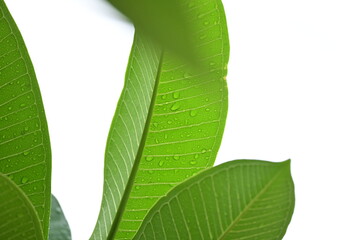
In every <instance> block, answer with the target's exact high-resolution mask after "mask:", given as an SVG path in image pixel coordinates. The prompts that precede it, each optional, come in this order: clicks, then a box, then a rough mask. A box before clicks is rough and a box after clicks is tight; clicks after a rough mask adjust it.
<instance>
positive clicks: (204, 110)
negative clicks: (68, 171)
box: [91, 0, 229, 239]
mask: <svg viewBox="0 0 360 240" xmlns="http://www.w3.org/2000/svg"><path fill="white" fill-rule="evenodd" d="M184 4H186V6H188V12H187V14H188V16H187V18H188V19H191V21H192V24H194V26H196V28H197V29H198V30H197V31H196V32H195V33H193V35H192V38H193V39H194V42H195V47H196V48H198V49H199V51H202V52H204V53H206V56H205V55H204V58H203V59H201V61H202V63H203V64H204V66H207V67H206V69H205V70H204V71H203V72H201V73H200V72H197V73H193V72H191V67H189V66H188V65H186V64H185V63H184V62H183V61H182V60H179V59H178V58H176V57H174V56H173V55H172V54H170V53H168V52H166V51H163V50H162V49H159V48H158V47H157V45H156V44H152V42H151V41H150V40H149V39H148V38H147V37H144V34H143V33H142V32H141V31H139V30H138V29H137V31H136V34H135V39H134V43H133V48H132V52H131V56H130V59H129V65H128V70H127V74H126V82H125V87H124V90H123V93H122V95H121V98H120V101H119V103H118V107H117V111H116V114H115V116H114V120H113V123H112V126H111V129H110V133H109V138H108V143H107V149H106V156H105V172H104V175H105V180H104V181H105V183H104V193H103V200H102V205H101V211H100V214H99V218H98V222H97V225H96V228H95V230H94V232H93V235H92V237H91V239H106V238H107V239H115V238H116V239H128V238H131V237H132V236H134V235H135V233H136V231H137V230H138V228H139V226H140V224H141V220H142V219H143V218H144V217H145V215H146V214H147V212H148V211H149V209H150V208H151V207H152V206H153V205H154V204H155V202H156V201H157V200H158V199H159V198H161V197H162V196H164V195H165V194H166V193H167V192H168V191H169V190H170V189H171V188H173V187H174V186H175V185H177V184H178V183H180V182H182V181H184V180H185V179H187V178H189V177H190V176H192V175H194V174H196V173H197V172H199V171H201V170H204V169H206V168H208V167H210V166H212V164H213V162H214V160H215V157H216V153H217V151H218V148H219V145H220V141H221V137H222V133H223V130H224V124H225V118H226V112H227V88H226V81H225V76H226V72H227V67H226V66H227V62H228V57H229V44H228V36H227V28H226V20H225V15H224V11H223V7H222V4H221V1H220V0H196V1H184Z"/></svg>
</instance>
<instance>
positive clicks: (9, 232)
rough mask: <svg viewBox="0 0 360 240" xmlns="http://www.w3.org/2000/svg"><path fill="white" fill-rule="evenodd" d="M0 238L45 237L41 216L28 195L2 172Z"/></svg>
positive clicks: (29, 239)
mask: <svg viewBox="0 0 360 240" xmlns="http://www.w3.org/2000/svg"><path fill="white" fill-rule="evenodd" d="M0 239H3V240H6V239H21V240H43V239H44V237H43V233H42V230H41V225H40V220H39V217H38V215H37V213H36V212H35V209H34V207H33V206H32V204H31V202H30V201H29V199H28V197H27V196H26V194H25V193H24V192H23V191H22V190H21V189H20V188H19V187H18V186H16V184H15V183H14V182H13V181H11V180H10V179H9V178H8V177H6V176H5V175H4V174H2V173H0Z"/></svg>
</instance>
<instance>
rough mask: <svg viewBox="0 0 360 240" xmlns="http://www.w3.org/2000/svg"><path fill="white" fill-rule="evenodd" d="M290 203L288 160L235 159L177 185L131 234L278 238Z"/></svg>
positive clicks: (290, 209) (289, 212)
mask: <svg viewBox="0 0 360 240" xmlns="http://www.w3.org/2000/svg"><path fill="white" fill-rule="evenodd" d="M294 202H295V198H294V186H293V182H292V179H291V175H290V161H286V162H282V163H271V162H265V161H258V160H235V161H232V162H227V163H224V164H222V165H219V166H217V167H214V168H211V169H209V170H206V171H204V172H202V173H200V174H198V175H197V176H195V177H193V178H191V179H189V180H187V181H186V182H184V183H182V184H180V185H178V186H176V187H175V188H174V189H173V190H172V191H171V192H169V193H168V195H167V196H166V197H164V198H162V199H160V200H159V201H158V202H157V204H156V205H155V207H154V208H152V209H151V211H150V212H149V214H148V215H147V216H146V218H145V220H144V221H143V224H142V225H141V228H140V230H139V231H138V233H137V235H136V237H135V238H134V239H136V240H142V239H147V240H156V239H164V240H165V239H169V240H170V239H171V240H173V239H194V240H195V239H196V240H199V239H204V240H205V239H219V240H220V239H223V240H225V239H228V240H230V239H238V240H245V239H246V240H280V239H282V237H283V236H284V234H285V232H286V229H287V226H288V224H289V223H290V219H291V216H292V213H293V209H294Z"/></svg>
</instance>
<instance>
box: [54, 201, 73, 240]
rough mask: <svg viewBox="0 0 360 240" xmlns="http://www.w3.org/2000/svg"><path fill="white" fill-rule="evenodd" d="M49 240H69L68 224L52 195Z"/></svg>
mask: <svg viewBox="0 0 360 240" xmlns="http://www.w3.org/2000/svg"><path fill="white" fill-rule="evenodd" d="M49 240H71V232H70V227H69V224H68V222H67V221H66V218H65V215H64V212H63V211H62V209H61V207H60V204H59V202H58V200H57V199H56V198H55V196H54V195H52V197H51V215H50V231H49Z"/></svg>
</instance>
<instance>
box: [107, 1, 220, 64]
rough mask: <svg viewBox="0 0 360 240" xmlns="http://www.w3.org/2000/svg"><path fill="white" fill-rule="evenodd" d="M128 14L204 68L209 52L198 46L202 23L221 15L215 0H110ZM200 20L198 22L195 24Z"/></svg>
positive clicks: (141, 27)
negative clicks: (197, 38)
mask: <svg viewBox="0 0 360 240" xmlns="http://www.w3.org/2000/svg"><path fill="white" fill-rule="evenodd" d="M108 1H109V2H110V3H111V4H112V5H113V6H114V7H115V8H117V9H118V10H119V11H120V12H122V13H123V14H124V15H125V16H126V17H128V18H129V19H130V20H131V21H132V22H133V23H134V25H135V28H136V29H137V30H139V31H141V32H143V33H144V34H145V35H146V36H147V37H149V38H150V39H151V40H153V41H154V42H156V43H158V44H159V45H160V46H164V47H165V48H166V49H167V50H169V51H170V52H173V53H175V55H177V56H179V57H181V58H182V59H184V60H186V61H187V62H188V63H191V65H192V67H197V68H198V69H201V67H203V65H202V64H201V57H204V54H205V55H206V52H202V51H199V49H198V48H197V47H196V40H195V41H194V36H196V35H198V32H197V31H198V30H199V27H198V26H197V25H198V24H203V25H207V26H210V25H211V21H216V20H217V19H218V13H216V11H217V9H216V7H217V2H218V1H213V0H205V1H204V0H197V1H192V0H185V1H184V0H171V1H169V0H152V1H149V0H108ZM194 22H196V24H194Z"/></svg>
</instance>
